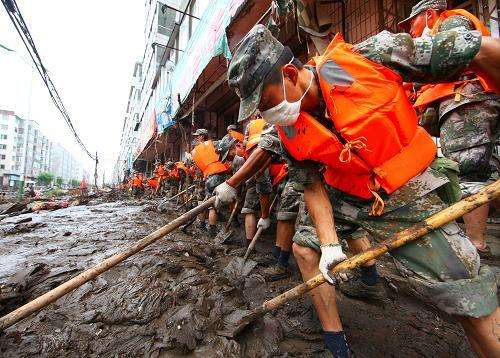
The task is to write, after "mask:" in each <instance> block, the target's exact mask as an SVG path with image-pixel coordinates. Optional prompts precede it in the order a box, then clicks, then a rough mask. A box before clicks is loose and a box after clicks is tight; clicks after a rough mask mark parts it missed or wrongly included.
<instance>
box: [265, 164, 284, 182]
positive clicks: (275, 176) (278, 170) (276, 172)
mask: <svg viewBox="0 0 500 358" xmlns="http://www.w3.org/2000/svg"><path fill="white" fill-rule="evenodd" d="M269 175H270V176H271V179H272V183H273V185H274V186H276V185H278V184H279V183H281V182H282V181H283V179H285V178H286V176H287V175H288V166H287V165H286V164H285V163H276V164H271V165H270V166H269Z"/></svg>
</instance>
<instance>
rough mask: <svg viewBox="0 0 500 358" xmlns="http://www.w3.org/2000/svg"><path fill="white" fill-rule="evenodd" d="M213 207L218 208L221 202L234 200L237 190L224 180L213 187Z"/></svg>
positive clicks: (225, 202)
mask: <svg viewBox="0 0 500 358" xmlns="http://www.w3.org/2000/svg"><path fill="white" fill-rule="evenodd" d="M214 194H215V207H216V208H219V206H220V205H222V204H229V203H232V202H233V201H235V200H236V196H237V195H238V191H237V190H236V189H235V188H233V187H232V186H231V185H229V184H228V183H226V182H224V183H222V184H220V185H219V186H217V187H216V188H215V189H214Z"/></svg>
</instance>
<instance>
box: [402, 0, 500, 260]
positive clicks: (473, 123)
mask: <svg viewBox="0 0 500 358" xmlns="http://www.w3.org/2000/svg"><path fill="white" fill-rule="evenodd" d="M446 9H447V3H446V1H445V0H422V1H420V2H419V3H418V4H416V5H415V6H414V7H413V8H412V11H411V14H410V16H409V17H408V18H407V19H405V20H404V21H402V22H400V23H399V25H400V26H401V27H402V28H404V29H405V30H406V31H407V32H409V33H410V34H411V35H412V37H420V36H428V35H429V34H430V35H435V34H438V33H440V32H442V31H447V30H450V29H454V28H458V27H464V28H466V29H468V30H479V31H481V33H482V34H483V35H484V36H488V35H489V31H488V29H487V28H486V26H485V25H484V24H482V23H481V22H480V21H479V19H478V18H476V17H475V16H474V15H472V14H471V13H469V12H467V11H465V10H463V9H458V10H446ZM490 83H491V80H489V79H488V78H487V77H484V76H478V75H477V74H476V73H474V72H473V71H470V70H467V71H465V72H464V73H462V74H461V76H460V78H459V79H458V80H457V81H454V82H451V83H443V84H439V85H428V86H424V87H423V89H422V90H421V91H420V94H419V97H418V98H417V101H416V103H415V107H416V108H417V109H418V110H419V111H421V112H425V113H426V115H424V116H423V117H422V118H424V119H425V123H422V125H423V126H424V127H425V128H426V129H427V130H428V131H429V133H431V134H433V135H435V136H437V137H439V138H440V143H441V150H442V152H443V154H444V156H445V157H447V158H449V159H452V160H454V161H456V162H458V164H459V169H460V174H459V175H460V176H459V180H460V186H461V189H462V194H463V196H464V197H466V196H469V195H471V194H474V193H476V192H477V191H478V190H479V189H480V188H482V187H483V186H485V185H486V184H489V183H491V182H492V181H493V178H494V177H498V168H496V167H492V154H493V149H494V146H495V144H496V141H497V139H498V117H499V114H500V101H499V96H498V95H497V94H495V93H494V91H493V88H492V86H491V85H490ZM430 114H435V115H430ZM436 114H437V115H436ZM488 213H489V204H485V205H483V206H481V207H479V208H477V209H476V210H474V211H472V212H470V213H468V214H466V215H464V217H463V218H464V222H465V229H466V232H467V236H468V237H469V238H470V239H471V241H472V243H473V244H474V246H475V247H476V249H477V250H478V251H479V253H480V254H488V253H490V250H489V247H488V246H487V245H486V238H485V231H486V220H487V218H488Z"/></svg>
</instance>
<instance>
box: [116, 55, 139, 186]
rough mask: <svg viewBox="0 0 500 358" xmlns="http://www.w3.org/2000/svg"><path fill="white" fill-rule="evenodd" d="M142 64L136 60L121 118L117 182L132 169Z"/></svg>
mask: <svg viewBox="0 0 500 358" xmlns="http://www.w3.org/2000/svg"><path fill="white" fill-rule="evenodd" d="M141 87H142V64H141V63H140V62H136V64H135V65H134V72H133V74H132V80H131V84H130V91H129V96H128V102H127V110H126V111H125V116H124V119H123V126H122V132H121V136H120V152H119V154H118V160H117V162H116V164H115V169H114V175H115V177H114V180H115V181H116V182H119V181H121V180H122V179H123V177H124V176H127V175H129V174H130V172H131V170H132V164H133V161H134V160H133V158H134V154H135V152H136V149H137V139H138V136H137V133H138V131H137V129H138V124H139V106H140V103H141Z"/></svg>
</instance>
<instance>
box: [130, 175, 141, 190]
mask: <svg viewBox="0 0 500 358" xmlns="http://www.w3.org/2000/svg"><path fill="white" fill-rule="evenodd" d="M132 186H133V187H141V186H142V178H141V177H140V176H138V175H136V176H135V177H134V179H133V180H132Z"/></svg>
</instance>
